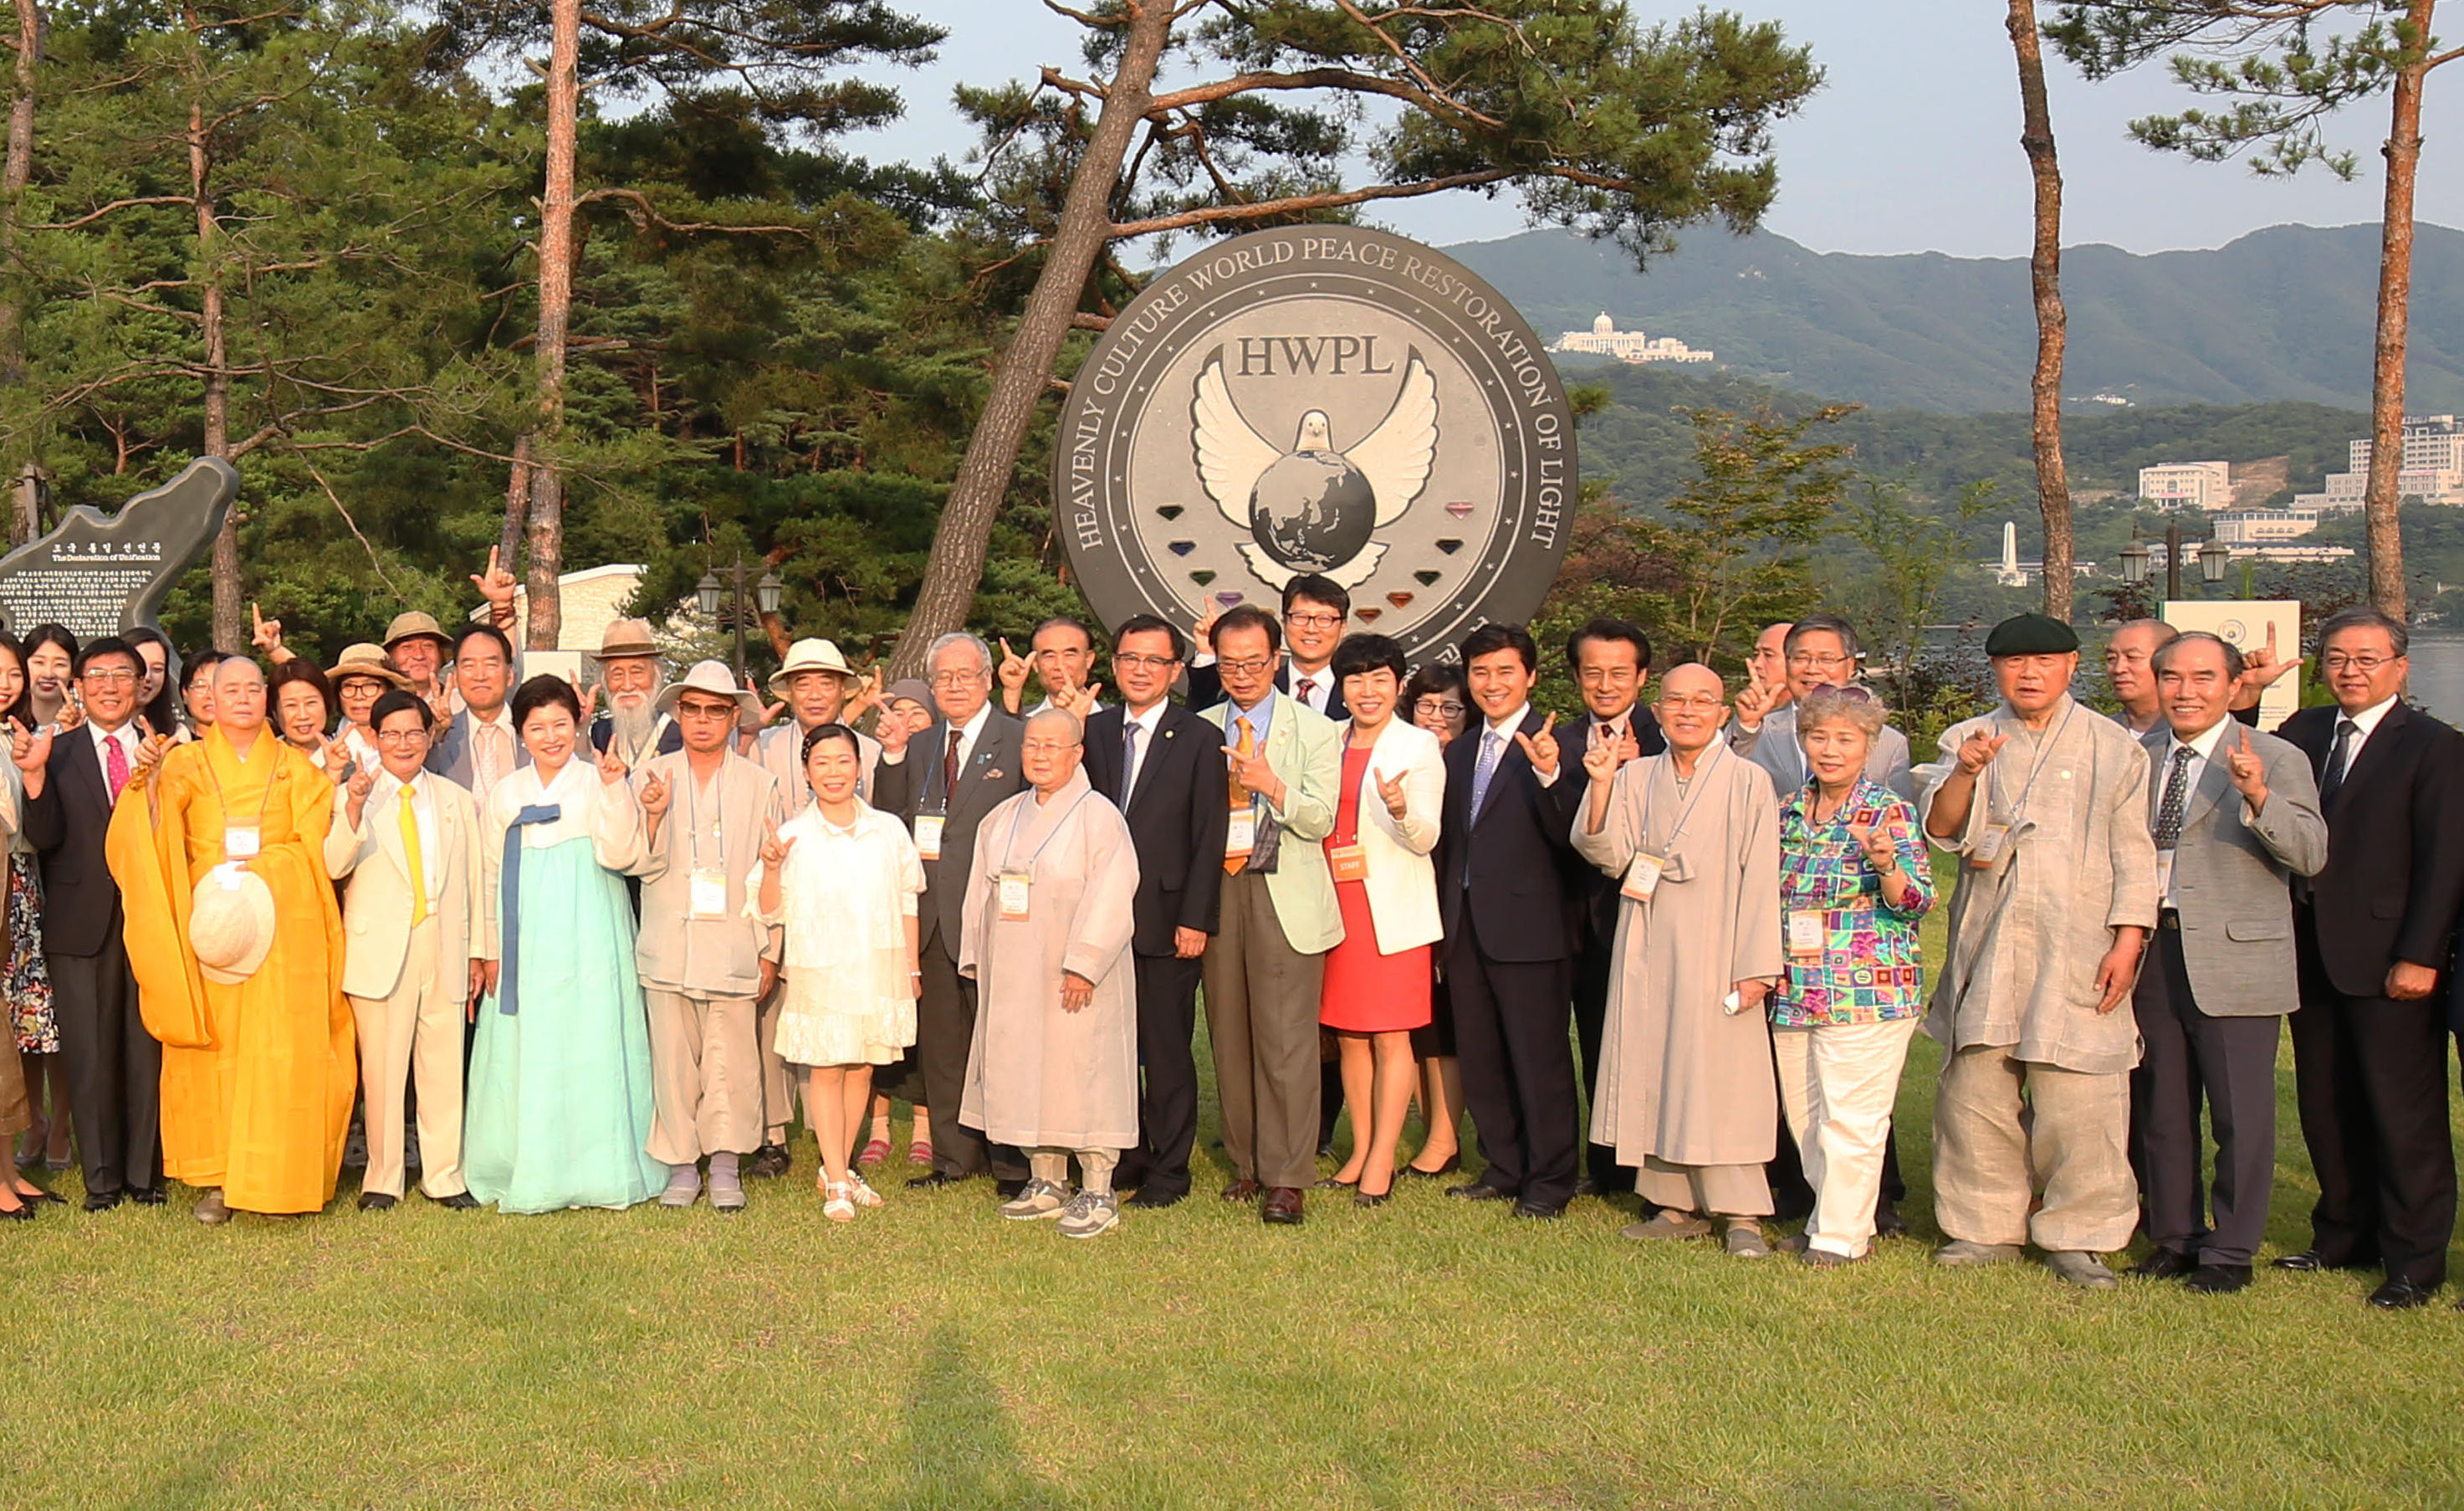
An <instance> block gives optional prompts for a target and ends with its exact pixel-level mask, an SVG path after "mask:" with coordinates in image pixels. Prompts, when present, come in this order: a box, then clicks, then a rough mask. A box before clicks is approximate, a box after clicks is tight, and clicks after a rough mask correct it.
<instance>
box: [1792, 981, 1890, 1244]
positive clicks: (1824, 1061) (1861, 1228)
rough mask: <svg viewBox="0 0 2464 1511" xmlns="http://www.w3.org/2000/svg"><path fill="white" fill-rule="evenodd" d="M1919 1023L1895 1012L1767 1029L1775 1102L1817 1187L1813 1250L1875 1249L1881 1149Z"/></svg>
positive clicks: (1809, 1237) (1809, 1230) (1810, 1236)
mask: <svg viewBox="0 0 2464 1511" xmlns="http://www.w3.org/2000/svg"><path fill="white" fill-rule="evenodd" d="M1916 1027H1917V1020H1916V1019H1914V1018H1896V1019H1893V1020H1891V1021H1889V1022H1885V1023H1826V1024H1823V1025H1821V1026H1820V1027H1818V1028H1787V1027H1774V1028H1772V1030H1771V1051H1772V1053H1773V1055H1775V1057H1776V1058H1777V1059H1778V1061H1779V1100H1780V1105H1781V1106H1782V1107H1783V1108H1785V1109H1786V1110H1787V1112H1788V1131H1789V1132H1790V1133H1791V1134H1793V1136H1794V1137H1795V1139H1796V1154H1797V1159H1798V1161H1799V1162H1800V1163H1801V1164H1803V1165H1804V1167H1805V1181H1806V1184H1807V1185H1809V1186H1811V1187H1813V1188H1814V1220H1813V1221H1812V1222H1810V1223H1808V1224H1807V1225H1806V1229H1805V1235H1806V1243H1807V1245H1808V1247H1810V1248H1815V1249H1819V1250H1821V1251H1822V1252H1823V1253H1825V1254H1837V1255H1843V1256H1845V1257H1847V1258H1851V1259H1856V1258H1861V1257H1862V1256H1863V1255H1864V1254H1865V1251H1866V1250H1868V1249H1870V1248H1872V1247H1873V1244H1874V1198H1875V1197H1876V1196H1878V1195H1880V1194H1881V1189H1882V1148H1883V1144H1884V1141H1885V1140H1887V1139H1888V1138H1889V1137H1890V1133H1891V1108H1892V1107H1893V1105H1894V1104H1896V1103H1897V1102H1898V1100H1899V1097H1900V1070H1901V1067H1903V1066H1904V1065H1905V1064H1906V1063H1907V1059H1908V1038H1909V1035H1911V1034H1913V1033H1915V1032H1916Z"/></svg>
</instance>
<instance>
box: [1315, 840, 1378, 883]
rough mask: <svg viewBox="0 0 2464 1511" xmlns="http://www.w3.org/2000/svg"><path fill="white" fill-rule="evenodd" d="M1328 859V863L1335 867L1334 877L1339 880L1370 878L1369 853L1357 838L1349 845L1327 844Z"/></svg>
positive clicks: (1364, 879) (1363, 879)
mask: <svg viewBox="0 0 2464 1511" xmlns="http://www.w3.org/2000/svg"><path fill="white" fill-rule="evenodd" d="M1326 859H1327V864H1328V865H1330V866H1331V867H1333V868H1334V879H1336V880H1337V881H1366V880H1368V879H1369V853H1368V852H1367V851H1365V850H1363V849H1361V848H1360V842H1359V841H1358V840H1356V839H1355V840H1353V842H1352V843H1351V844H1348V845H1329V846H1327V847H1326Z"/></svg>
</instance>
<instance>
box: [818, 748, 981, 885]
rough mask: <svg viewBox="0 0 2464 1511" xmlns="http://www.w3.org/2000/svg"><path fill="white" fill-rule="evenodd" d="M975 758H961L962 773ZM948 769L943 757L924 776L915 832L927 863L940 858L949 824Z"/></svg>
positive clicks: (964, 756)
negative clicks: (936, 794)
mask: <svg viewBox="0 0 2464 1511" xmlns="http://www.w3.org/2000/svg"><path fill="white" fill-rule="evenodd" d="M972 754H974V752H973V751H967V752H964V753H963V754H962V755H961V757H960V759H959V762H958V768H959V769H960V770H964V769H966V757H967V756H969V755H972ZM948 769H949V757H948V756H946V755H944V756H941V757H939V758H937V759H935V761H934V763H933V768H932V769H931V770H929V771H927V772H925V773H924V801H923V802H922V803H921V804H920V805H918V806H917V808H916V811H915V825H914V831H913V832H914V835H915V853H916V855H918V856H920V857H922V858H923V859H926V860H938V859H940V858H941V831H942V829H943V828H944V827H945V826H946V825H947V824H948V823H949V821H950V795H951V794H950V783H949V781H947V780H945V774H946V773H947V771H948ZM935 789H939V791H940V794H941V800H940V802H939V803H938V804H937V805H936V804H935V802H934V801H933V794H934V791H935ZM817 800H818V799H817Z"/></svg>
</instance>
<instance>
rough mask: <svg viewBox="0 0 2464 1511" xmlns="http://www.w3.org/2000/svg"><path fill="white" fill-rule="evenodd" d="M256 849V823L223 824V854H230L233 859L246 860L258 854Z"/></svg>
mask: <svg viewBox="0 0 2464 1511" xmlns="http://www.w3.org/2000/svg"><path fill="white" fill-rule="evenodd" d="M256 850H257V830H256V826H255V825H254V824H226V825H224V826H223V854H224V855H228V856H230V857H231V859H233V860H246V859H249V858H250V857H252V856H253V855H255V854H256Z"/></svg>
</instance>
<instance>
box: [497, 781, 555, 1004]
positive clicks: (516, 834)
mask: <svg viewBox="0 0 2464 1511" xmlns="http://www.w3.org/2000/svg"><path fill="white" fill-rule="evenodd" d="M563 816H564V805H562V804H561V803H534V804H532V805H531V806H530V807H528V808H525V809H523V810H522V811H520V812H518V813H516V814H515V815H514V822H513V827H512V828H510V829H508V830H506V831H505V869H504V881H503V883H502V884H501V885H500V886H499V887H498V888H497V893H498V895H499V896H500V897H502V898H503V899H504V904H505V926H504V930H503V932H504V939H503V942H502V947H500V948H499V949H498V950H497V951H496V953H497V955H498V956H499V957H500V958H501V959H502V961H503V964H502V965H500V966H499V967H497V968H496V1011H499V1012H501V1013H503V1014H504V1015H505V1016H507V1017H509V1018H510V1017H512V1016H513V1015H514V963H515V962H516V961H518V960H519V959H521V955H522V951H521V939H522V830H523V828H524V826H526V825H530V824H553V823H555V822H556V821H557V820H558V819H560V818H562V817H563Z"/></svg>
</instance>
